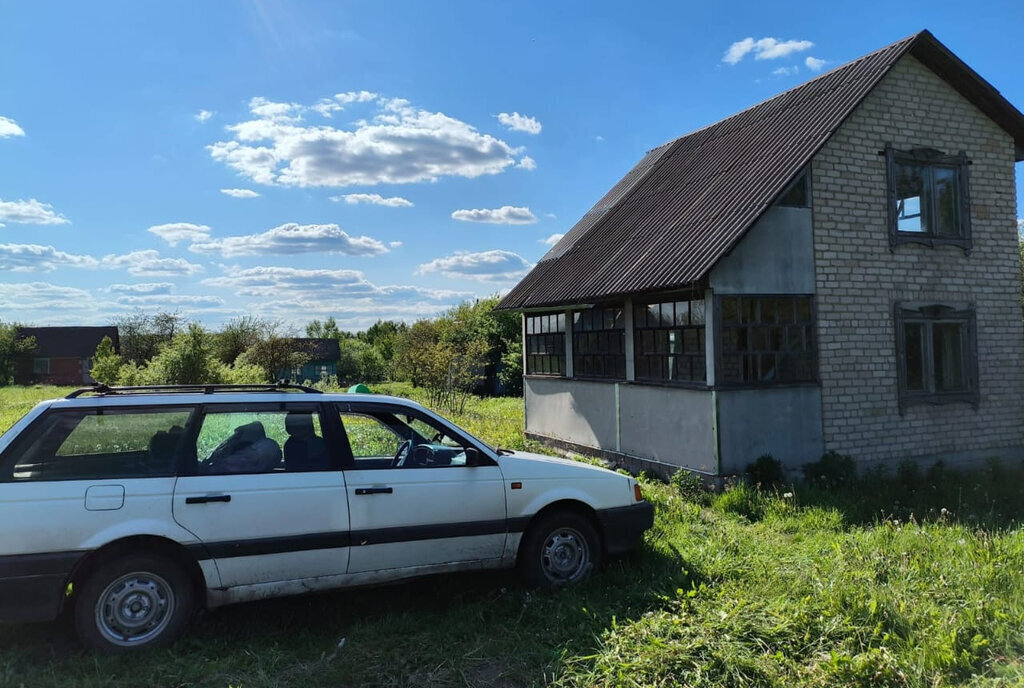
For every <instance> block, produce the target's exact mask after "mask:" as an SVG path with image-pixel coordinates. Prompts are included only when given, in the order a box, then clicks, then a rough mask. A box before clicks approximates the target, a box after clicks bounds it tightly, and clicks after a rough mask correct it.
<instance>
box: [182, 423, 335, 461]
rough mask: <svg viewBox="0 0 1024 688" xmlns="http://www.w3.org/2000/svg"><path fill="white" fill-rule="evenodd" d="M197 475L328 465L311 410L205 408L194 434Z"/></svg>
mask: <svg viewBox="0 0 1024 688" xmlns="http://www.w3.org/2000/svg"><path fill="white" fill-rule="evenodd" d="M195 456H196V472H197V473H199V474H200V475H225V474H241V473H271V472H275V471H282V472H283V471H289V472H300V471H326V470H332V460H331V456H330V452H329V451H328V447H327V443H326V442H325V441H324V435H323V430H322V428H321V426H320V416H319V414H317V413H316V412H314V411H312V410H298V409H296V410H286V409H273V410H261V409H254V410H225V411H221V410H218V409H208V410H207V411H206V414H205V415H204V417H203V423H202V426H201V427H200V429H199V433H198V435H197V437H196V454H195Z"/></svg>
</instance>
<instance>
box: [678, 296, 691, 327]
mask: <svg viewBox="0 0 1024 688" xmlns="http://www.w3.org/2000/svg"><path fill="white" fill-rule="evenodd" d="M675 308H676V317H675V321H674V322H675V324H676V325H689V324H690V304H689V303H688V302H686V301H676V305H675Z"/></svg>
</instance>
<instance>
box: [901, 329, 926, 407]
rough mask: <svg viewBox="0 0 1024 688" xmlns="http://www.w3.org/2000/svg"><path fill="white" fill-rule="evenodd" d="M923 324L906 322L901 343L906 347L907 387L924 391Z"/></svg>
mask: <svg viewBox="0 0 1024 688" xmlns="http://www.w3.org/2000/svg"><path fill="white" fill-rule="evenodd" d="M923 329H924V326H923V325H921V324H920V323H907V324H906V325H904V326H903V344H904V346H905V347H906V361H905V363H906V366H907V389H908V390H910V391H912V392H921V391H924V351H923V349H922V347H923V346H924V337H922V331H923Z"/></svg>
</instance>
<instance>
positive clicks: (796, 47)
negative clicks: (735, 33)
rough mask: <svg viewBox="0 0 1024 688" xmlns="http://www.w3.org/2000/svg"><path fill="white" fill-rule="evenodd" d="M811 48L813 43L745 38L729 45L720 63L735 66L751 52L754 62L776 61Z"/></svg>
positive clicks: (769, 38) (766, 38)
mask: <svg viewBox="0 0 1024 688" xmlns="http://www.w3.org/2000/svg"><path fill="white" fill-rule="evenodd" d="M813 47H814V43H812V42H811V41H803V40H800V41H797V40H789V41H780V40H778V39H776V38H771V37H765V38H761V39H758V40H756V41H755V40H754V39H753V38H750V37H747V38H744V39H743V40H741V41H736V42H735V43H733V44H732V45H730V46H729V48H728V49H727V50H726V51H725V55H724V56H723V57H722V62H725V63H726V64H731V65H734V64H737V63H738V62H740V61H741V60H742V59H743V58H744V57H746V56H747V55H749V54H750V53H751V52H753V53H754V59H755V60H776V59H778V58H780V57H786V56H788V55H792V54H793V53H798V52H801V51H804V50H809V49H810V48H813Z"/></svg>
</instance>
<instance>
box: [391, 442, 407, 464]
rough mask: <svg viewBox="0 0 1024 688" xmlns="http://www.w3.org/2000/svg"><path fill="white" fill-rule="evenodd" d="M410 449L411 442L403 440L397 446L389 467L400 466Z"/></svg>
mask: <svg viewBox="0 0 1024 688" xmlns="http://www.w3.org/2000/svg"><path fill="white" fill-rule="evenodd" d="M410 449H412V440H405V441H404V442H402V443H401V444H400V445H398V451H396V452H395V458H393V459H391V467H392V468H395V467H396V466H401V465H402V461H403V460H404V459H405V457H406V455H407V454H408V453H409V450H410Z"/></svg>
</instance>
